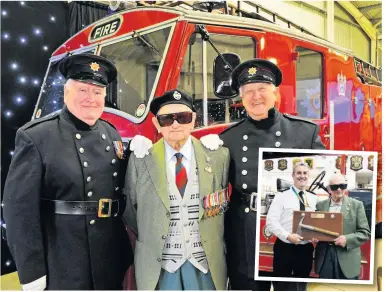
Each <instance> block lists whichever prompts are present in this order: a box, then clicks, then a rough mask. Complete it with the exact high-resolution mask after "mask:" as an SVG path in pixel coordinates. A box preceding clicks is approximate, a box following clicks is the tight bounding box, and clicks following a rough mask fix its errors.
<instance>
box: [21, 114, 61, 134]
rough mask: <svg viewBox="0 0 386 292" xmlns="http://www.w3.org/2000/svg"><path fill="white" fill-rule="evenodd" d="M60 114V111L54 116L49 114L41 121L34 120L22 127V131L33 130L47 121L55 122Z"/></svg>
mask: <svg viewBox="0 0 386 292" xmlns="http://www.w3.org/2000/svg"><path fill="white" fill-rule="evenodd" d="M59 114H60V111H56V112H54V113H52V114H49V115H46V116H44V117H42V118H40V119H34V120H32V121H29V122H28V123H26V124H25V125H24V126H22V127H21V128H20V129H22V130H26V129H29V128H32V127H34V126H36V125H39V124H41V123H44V122H46V121H51V120H54V119H56V118H57V117H58V116H59Z"/></svg>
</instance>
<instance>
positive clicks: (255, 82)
mask: <svg viewBox="0 0 386 292" xmlns="http://www.w3.org/2000/svg"><path fill="white" fill-rule="evenodd" d="M281 81H282V73H281V71H280V69H279V68H278V67H277V66H276V65H275V64H273V63H271V62H269V61H266V60H263V59H253V60H250V61H246V62H244V63H242V64H240V65H239V66H237V67H236V68H235V70H234V71H233V72H232V87H234V89H236V90H239V92H240V97H241V98H242V101H243V105H244V107H245V110H246V111H247V113H248V117H247V118H245V119H243V120H242V121H240V122H239V123H237V124H235V125H233V126H231V127H230V128H228V129H227V130H225V131H224V132H223V133H221V134H220V138H221V139H222V140H223V142H224V146H225V147H227V148H229V151H230V155H231V161H230V169H229V180H230V183H231V184H232V196H231V202H230V206H229V207H230V208H229V210H228V211H227V212H226V214H225V240H226V244H227V264H228V274H229V278H230V285H231V288H232V289H233V290H269V289H270V282H268V281H254V272H255V241H256V215H257V214H256V209H255V208H256V207H257V206H256V204H259V202H256V199H257V197H256V196H257V193H256V192H257V185H258V182H257V172H258V155H259V148H260V147H271V148H272V147H273V148H275V147H276V148H279V147H282V148H301V149H325V147H324V145H323V144H322V142H321V140H320V138H319V136H318V133H319V127H318V126H317V125H316V124H314V123H312V122H310V121H306V120H303V119H301V118H298V117H293V116H290V115H287V114H284V115H283V114H281V113H280V112H279V111H278V110H277V109H276V108H275V102H277V96H278V90H279V89H278V88H277V86H279V85H280V83H281ZM251 200H252V203H251ZM251 207H252V208H251ZM259 275H260V276H264V274H263V273H262V272H260V273H259Z"/></svg>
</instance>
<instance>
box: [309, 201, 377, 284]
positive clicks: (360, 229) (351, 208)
mask: <svg viewBox="0 0 386 292" xmlns="http://www.w3.org/2000/svg"><path fill="white" fill-rule="evenodd" d="M329 208H330V199H327V200H324V201H321V202H318V203H317V204H316V210H317V211H329ZM341 212H342V214H343V235H344V236H346V247H344V248H343V247H340V246H337V254H338V261H339V265H340V268H341V269H342V272H343V274H344V275H345V276H346V277H347V278H353V277H356V276H358V275H359V273H360V266H361V250H360V246H361V245H362V244H363V243H364V242H366V241H367V240H369V239H370V228H369V224H368V222H367V218H366V214H365V208H364V206H363V203H362V202H361V201H358V200H356V199H353V198H350V197H347V196H344V197H343V202H342V208H341ZM325 252H326V245H317V247H316V250H315V271H316V272H317V273H319V272H320V270H321V268H322V265H323V260H324V255H325Z"/></svg>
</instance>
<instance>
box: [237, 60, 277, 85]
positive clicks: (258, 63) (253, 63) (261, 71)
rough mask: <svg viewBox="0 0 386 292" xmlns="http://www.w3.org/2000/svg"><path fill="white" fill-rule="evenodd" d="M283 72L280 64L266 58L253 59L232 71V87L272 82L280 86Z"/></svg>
mask: <svg viewBox="0 0 386 292" xmlns="http://www.w3.org/2000/svg"><path fill="white" fill-rule="evenodd" d="M281 80H282V74H281V71H280V69H279V67H278V66H276V65H275V64H274V63H272V62H270V61H267V60H264V59H252V60H249V61H245V62H243V63H241V64H240V65H238V66H237V67H236V68H235V69H234V70H233V72H232V88H233V89H234V90H238V89H239V88H240V86H241V85H244V84H247V83H271V84H274V85H275V86H279V85H280V83H281Z"/></svg>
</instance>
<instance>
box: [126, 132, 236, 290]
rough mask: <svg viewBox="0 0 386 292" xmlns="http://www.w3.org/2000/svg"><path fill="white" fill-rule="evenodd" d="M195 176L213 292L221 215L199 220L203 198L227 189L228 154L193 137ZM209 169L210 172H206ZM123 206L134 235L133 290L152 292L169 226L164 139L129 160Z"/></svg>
mask: <svg viewBox="0 0 386 292" xmlns="http://www.w3.org/2000/svg"><path fill="white" fill-rule="evenodd" d="M192 143H193V147H194V153H195V157H196V163H197V168H198V176H199V189H200V207H199V218H200V222H199V226H200V233H201V241H202V244H203V247H204V250H205V253H206V256H207V260H208V264H209V270H210V272H211V275H212V279H213V282H214V285H215V287H216V289H217V290H225V289H226V282H227V270H226V262H225V252H226V250H225V243H224V215H223V214H222V215H217V216H214V217H210V218H206V219H203V215H204V208H203V206H202V200H203V197H204V196H205V195H208V194H211V193H213V192H215V191H218V190H221V189H224V188H226V187H227V186H228V168H229V159H230V158H229V150H228V149H227V148H224V147H220V148H219V149H217V150H216V151H210V150H207V149H206V148H205V147H204V146H203V145H202V144H201V142H200V141H199V140H197V139H195V138H194V137H192ZM208 167H210V168H211V171H210V172H208ZM125 193H126V196H127V206H126V210H125V214H124V218H125V219H126V221H127V222H128V224H129V225H130V227H131V228H132V229H133V230H134V231H135V233H136V234H137V241H136V247H135V256H134V257H135V260H134V265H135V278H136V283H137V288H138V290H154V289H155V288H156V285H157V283H158V279H159V277H160V273H161V258H162V251H163V247H164V243H165V238H166V235H167V234H168V229H169V222H170V203H169V197H168V188H167V177H166V166H165V147H164V140H163V139H161V140H159V141H158V142H157V143H156V144H154V146H153V147H152V149H151V150H150V154H149V155H147V156H145V158H136V157H135V156H134V155H131V156H130V159H129V165H128V168H127V173H126V180H125Z"/></svg>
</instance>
